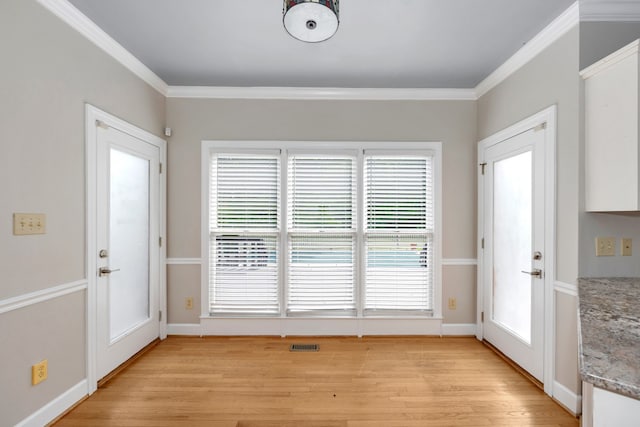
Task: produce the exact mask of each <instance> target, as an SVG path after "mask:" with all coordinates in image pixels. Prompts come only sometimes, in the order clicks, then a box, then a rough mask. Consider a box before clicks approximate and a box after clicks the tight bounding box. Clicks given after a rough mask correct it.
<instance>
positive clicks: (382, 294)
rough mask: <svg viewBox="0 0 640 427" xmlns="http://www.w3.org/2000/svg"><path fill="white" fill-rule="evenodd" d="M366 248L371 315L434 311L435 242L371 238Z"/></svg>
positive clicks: (413, 238) (419, 237) (420, 237)
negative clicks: (433, 259) (397, 311)
mask: <svg viewBox="0 0 640 427" xmlns="http://www.w3.org/2000/svg"><path fill="white" fill-rule="evenodd" d="M365 247H366V249H365V253H366V268H365V277H366V286H365V287H366V293H365V304H364V307H365V311H366V312H367V314H376V313H379V314H384V312H385V311H395V310H401V311H416V312H418V311H430V310H431V309H432V308H433V303H432V293H433V292H432V283H433V280H432V275H433V265H432V263H431V259H432V253H431V250H432V249H431V248H432V239H431V238H430V237H429V236H427V235H425V234H405V235H398V234H396V235H369V236H367V237H366V239H365Z"/></svg>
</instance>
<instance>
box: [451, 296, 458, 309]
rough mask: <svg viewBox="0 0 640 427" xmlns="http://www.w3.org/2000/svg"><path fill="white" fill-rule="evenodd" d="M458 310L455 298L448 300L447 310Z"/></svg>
mask: <svg viewBox="0 0 640 427" xmlns="http://www.w3.org/2000/svg"><path fill="white" fill-rule="evenodd" d="M456 308H458V301H457V300H456V299H455V298H449V310H455V309H456Z"/></svg>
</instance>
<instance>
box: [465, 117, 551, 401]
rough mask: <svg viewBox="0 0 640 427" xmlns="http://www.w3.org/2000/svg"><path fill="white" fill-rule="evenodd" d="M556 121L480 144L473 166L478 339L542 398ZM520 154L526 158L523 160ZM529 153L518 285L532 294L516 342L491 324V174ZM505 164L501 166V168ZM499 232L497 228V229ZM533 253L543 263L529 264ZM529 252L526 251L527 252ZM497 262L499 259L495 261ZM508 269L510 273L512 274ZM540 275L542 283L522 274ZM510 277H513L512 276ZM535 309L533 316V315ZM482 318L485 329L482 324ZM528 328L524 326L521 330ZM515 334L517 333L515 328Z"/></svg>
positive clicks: (517, 128) (547, 356) (537, 120)
mask: <svg viewBox="0 0 640 427" xmlns="http://www.w3.org/2000/svg"><path fill="white" fill-rule="evenodd" d="M555 117H556V107H555V106H552V107H549V108H547V109H546V110H544V111H542V112H540V113H538V114H535V115H534V116H531V117H529V118H527V119H525V120H523V121H521V122H519V123H517V124H515V125H513V126H510V127H509V128H507V129H505V130H503V131H501V132H498V133H497V134H495V135H493V136H491V137H489V138H486V139H485V140H482V141H480V143H479V144H478V160H479V163H480V165H481V166H482V169H484V171H485V175H479V180H478V261H479V262H478V310H477V312H478V330H477V334H476V335H477V337H478V339H486V340H487V341H489V342H491V343H492V344H494V345H495V346H496V347H497V348H498V349H499V350H501V351H502V352H503V353H505V354H506V355H507V356H509V357H510V358H512V359H513V360H514V361H515V362H516V363H518V364H520V365H521V366H522V367H523V368H525V369H526V370H527V371H529V372H530V373H531V374H532V375H533V376H534V377H536V378H538V379H539V380H540V381H542V382H543V383H544V389H545V392H546V393H547V394H549V395H552V394H553V378H554V342H555V326H554V309H555V308H554V300H553V295H554V294H553V283H554V278H555V132H556V126H555ZM523 153H525V154H523ZM526 153H530V155H531V156H532V157H531V159H530V160H531V163H532V165H533V166H532V174H533V181H532V183H533V189H532V190H531V191H532V192H531V199H532V201H533V205H532V212H531V220H532V222H533V224H534V231H535V232H534V234H533V235H532V236H531V247H532V249H531V250H530V252H531V253H530V254H528V255H529V261H528V262H530V264H529V265H526V266H525V265H524V263H525V262H527V261H525V260H523V259H522V256H521V257H520V258H521V260H520V262H519V264H523V265H518V266H517V267H516V266H513V268H518V270H517V271H518V275H521V276H520V277H517V276H514V277H516V278H517V279H518V280H522V281H527V280H530V283H531V285H532V286H533V288H532V291H533V292H532V294H531V298H532V304H533V307H534V310H533V321H532V323H531V325H530V331H531V342H530V343H527V342H526V341H527V339H526V334H524V335H525V339H523V338H522V337H520V336H519V334H518V333H516V332H515V330H510V328H508V327H504V324H502V323H501V322H500V321H496V319H494V316H493V314H492V311H493V305H492V303H493V288H494V271H493V269H494V265H493V262H494V252H493V250H494V242H493V237H492V233H493V221H494V216H493V215H494V213H493V202H494V200H493V179H494V176H493V172H494V169H493V168H494V166H495V165H497V164H499V162H501V161H502V160H506V159H516V158H517V157H518V155H520V156H519V157H521V158H522V159H524V158H525V157H526V156H527V154H526ZM503 163H504V162H503ZM498 228H499V227H498ZM535 251H539V252H541V254H542V259H540V260H533V259H532V258H533V255H534V252H535ZM527 252H529V249H527ZM498 258H499V256H498ZM513 268H511V270H513ZM534 269H540V270H542V272H543V276H542V277H541V278H537V277H535V276H529V275H527V274H526V273H521V271H528V272H533V271H535V270H534ZM511 274H515V271H514V272H512V273H511ZM536 308H537V310H536ZM483 318H484V323H483ZM525 327H527V328H528V327H529V325H525ZM516 329H517V328H516Z"/></svg>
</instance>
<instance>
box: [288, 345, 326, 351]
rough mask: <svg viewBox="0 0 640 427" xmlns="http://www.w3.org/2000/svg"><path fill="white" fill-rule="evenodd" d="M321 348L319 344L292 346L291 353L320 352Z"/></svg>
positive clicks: (290, 347)
mask: <svg viewBox="0 0 640 427" xmlns="http://www.w3.org/2000/svg"><path fill="white" fill-rule="evenodd" d="M319 350H320V346H319V345H318V344H291V345H290V346H289V351H319Z"/></svg>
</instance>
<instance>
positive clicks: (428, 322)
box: [200, 140, 442, 336]
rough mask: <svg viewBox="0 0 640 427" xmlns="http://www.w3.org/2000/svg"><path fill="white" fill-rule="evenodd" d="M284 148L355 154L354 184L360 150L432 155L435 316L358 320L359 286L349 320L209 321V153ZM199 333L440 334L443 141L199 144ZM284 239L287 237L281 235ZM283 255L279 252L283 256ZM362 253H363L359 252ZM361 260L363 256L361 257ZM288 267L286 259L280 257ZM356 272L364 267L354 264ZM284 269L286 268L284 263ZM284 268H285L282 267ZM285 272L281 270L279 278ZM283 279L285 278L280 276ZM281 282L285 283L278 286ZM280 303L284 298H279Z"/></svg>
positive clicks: (283, 168)
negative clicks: (355, 308) (428, 153)
mask: <svg viewBox="0 0 640 427" xmlns="http://www.w3.org/2000/svg"><path fill="white" fill-rule="evenodd" d="M274 149H275V150H278V149H280V150H283V151H282V155H283V156H286V153H285V150H286V151H295V152H300V151H309V152H327V151H332V150H333V151H340V152H344V150H358V151H359V154H358V158H359V161H358V163H357V165H358V166H357V167H358V170H357V175H358V180H362V177H363V171H362V170H360V169H361V168H362V167H363V165H362V162H361V161H360V160H361V157H362V156H363V154H362V153H363V150H364V151H367V150H376V152H377V153H384V154H392V155H396V154H407V155H410V154H417V153H420V154H424V153H425V152H431V153H432V154H433V155H434V164H433V166H434V182H435V185H434V205H435V209H434V226H435V232H434V249H433V250H434V252H433V262H434V266H435V268H434V272H433V298H434V304H433V316H431V317H415V316H393V317H362V307H361V298H360V297H361V294H362V289H360V286H358V287H357V289H356V296H357V298H358V310H357V317H349V318H335V317H334V318H323V317H310V318H301V317H285V315H286V314H285V310H282V316H281V317H248V316H247V317H234V318H228V317H226V318H225V317H223V318H219V317H211V316H210V314H209V283H208V278H209V233H207V232H206V231H207V230H208V229H209V186H210V182H209V156H210V153H211V152H212V151H229V152H231V151H233V152H242V151H251V152H255V151H256V150H274ZM286 165H287V162H286V158H285V157H283V158H282V162H281V170H280V174H281V179H286V177H287V172H288V171H287V166H286ZM359 184H360V185H359V186H358V194H357V197H358V201H359V203H358V208H357V209H358V210H357V215H358V221H357V233H356V236H357V237H356V238H357V243H358V244H360V242H361V239H363V238H364V229H363V227H364V225H363V222H362V218H363V215H364V210H363V209H364V204H363V202H364V197H365V195H364V191H363V189H362V185H361V182H359ZM200 194H201V230H203V231H201V255H202V263H201V317H200V322H201V333H202V334H203V335H281V336H286V335H357V336H363V335H442V143H441V142H418V141H411V142H401V141H372V142H358V141H231V140H216V141H213V140H205V141H202V150H201V191H200ZM280 203H281V204H284V206H286V203H287V195H286V194H281V198H280ZM285 211H286V209H284V210H283V215H282V216H281V218H280V224H281V228H282V227H283V224H286V221H287V218H286V212H285ZM281 235H282V236H286V233H281ZM284 252H286V251H283V254H284ZM361 252H362V251H361ZM360 256H361V257H362V253H361V255H360ZM282 261H284V262H285V263H286V261H287V260H286V259H283V260H282ZM358 261H359V262H358V264H359V272H358V273H359V274H363V273H364V272H363V271H361V270H362V268H363V264H362V262H361V260H358ZM283 265H284V264H283ZM281 270H285V269H281ZM283 274H284V272H281V275H283ZM281 279H282V280H284V279H286V278H285V277H281ZM282 283H284V282H282ZM281 298H282V302H283V303H284V298H286V295H284V293H283V295H281Z"/></svg>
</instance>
